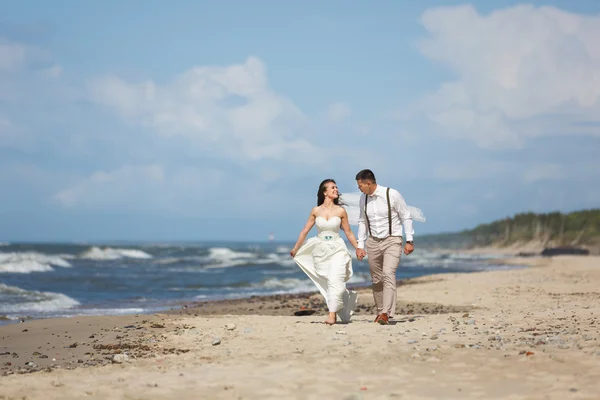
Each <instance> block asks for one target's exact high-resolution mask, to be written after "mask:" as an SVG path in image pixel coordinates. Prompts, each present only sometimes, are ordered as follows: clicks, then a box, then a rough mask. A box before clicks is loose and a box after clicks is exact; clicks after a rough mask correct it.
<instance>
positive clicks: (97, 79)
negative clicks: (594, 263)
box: [0, 0, 600, 241]
mask: <svg viewBox="0 0 600 400" xmlns="http://www.w3.org/2000/svg"><path fill="white" fill-rule="evenodd" d="M0 3H1V5H2V10H3V12H2V15H1V16H0V171H1V174H0V187H1V188H2V192H1V193H2V195H1V196H0V221H1V223H0V241H19V240H25V241H93V240H211V239H215V240H217V239H218V240H221V239H229V240H264V239H266V237H267V235H268V233H269V232H273V233H274V234H275V235H276V237H277V238H278V239H281V240H294V239H295V238H296V237H297V234H298V232H299V230H300V229H301V228H302V226H303V224H304V222H305V220H306V217H307V216H308V212H309V210H310V208H311V207H312V206H313V204H314V202H315V201H316V189H317V186H318V184H319V182H320V181H321V180H322V179H324V178H329V177H332V178H334V179H336V180H337V181H338V185H339V187H340V189H341V190H342V191H346V192H355V191H356V190H357V189H356V186H355V182H354V176H355V174H356V172H358V171H359V170H360V169H362V168H371V169H373V170H374V172H375V173H376V175H377V177H378V180H379V182H380V183H381V184H383V185H386V186H392V187H395V188H397V189H398V190H400V192H401V193H402V194H403V195H404V197H405V198H406V199H407V201H408V203H409V204H411V205H415V206H417V207H419V208H421V209H422V210H423V211H424V213H425V215H426V216H427V218H428V221H427V222H426V223H425V224H417V225H416V227H415V228H416V232H417V235H418V234H424V233H434V232H442V231H455V230H461V229H465V228H469V227H472V226H475V225H477V224H479V223H483V222H488V221H491V220H494V219H498V218H503V217H506V216H509V215H512V214H514V213H517V212H524V211H536V212H548V211H554V210H559V211H571V210H577V209H582V208H592V207H598V205H599V204H600V185H598V183H599V178H598V173H597V171H598V170H600V161H599V160H600V157H598V151H599V150H600V117H599V116H600V112H599V111H600V100H599V98H600V45H598V43H600V3H596V2H592V1H577V2H567V1H554V2H544V3H541V2H529V3H527V4H519V3H517V2H513V1H485V2H484V1H480V2H473V3H470V4H469V3H462V2H454V1H420V2H400V1H380V2H377V3H368V2H362V3H361V4H356V5H349V4H350V3H348V2H342V1H328V2H321V3H320V4H318V3H317V2H314V3H309V2H281V1H275V0H273V1H254V2H244V1H221V2H204V1H183V0H180V1H176V2H171V3H169V2H164V1H143V2H142V1H134V0H130V1H127V2H117V1H104V2H79V1H53V2H46V1H34V0H30V1H27V2H17V1H6V0H5V1H0ZM417 3H418V4H417ZM417 237H418V236H417Z"/></svg>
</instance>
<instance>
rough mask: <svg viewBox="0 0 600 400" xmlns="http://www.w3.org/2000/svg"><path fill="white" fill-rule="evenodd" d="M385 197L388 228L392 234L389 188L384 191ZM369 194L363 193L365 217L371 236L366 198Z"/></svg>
mask: <svg viewBox="0 0 600 400" xmlns="http://www.w3.org/2000/svg"><path fill="white" fill-rule="evenodd" d="M385 197H386V198H387V206H388V229H389V232H390V236H392V204H391V203H390V188H387V190H386V191H385ZM368 199H369V196H367V195H366V194H365V218H366V219H367V228H369V235H371V236H373V234H372V233H371V223H370V222H369V216H368V215H367V204H368V203H367V200H368Z"/></svg>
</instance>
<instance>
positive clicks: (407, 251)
mask: <svg viewBox="0 0 600 400" xmlns="http://www.w3.org/2000/svg"><path fill="white" fill-rule="evenodd" d="M413 251H415V245H414V244H410V243H407V244H405V245H404V254H406V255H409V254H410V253H412V252H413Z"/></svg>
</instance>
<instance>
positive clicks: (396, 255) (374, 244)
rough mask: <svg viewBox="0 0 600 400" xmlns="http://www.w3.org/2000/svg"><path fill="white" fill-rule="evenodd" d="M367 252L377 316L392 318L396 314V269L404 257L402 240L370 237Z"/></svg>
mask: <svg viewBox="0 0 600 400" xmlns="http://www.w3.org/2000/svg"><path fill="white" fill-rule="evenodd" d="M365 250H366V251H367V255H368V260H369V267H370V270H371V279H372V282H373V285H372V288H373V298H374V299H375V305H376V306H377V314H378V315H379V314H382V313H386V314H387V315H388V317H390V318H391V317H393V316H394V315H395V313H396V297H397V294H396V269H398V265H399V264H400V256H401V255H402V238H401V237H399V236H388V237H387V238H385V239H383V240H375V239H373V238H372V237H371V236H369V237H368V238H367V242H366V244H365Z"/></svg>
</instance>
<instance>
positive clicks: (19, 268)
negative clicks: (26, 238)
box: [0, 252, 71, 274]
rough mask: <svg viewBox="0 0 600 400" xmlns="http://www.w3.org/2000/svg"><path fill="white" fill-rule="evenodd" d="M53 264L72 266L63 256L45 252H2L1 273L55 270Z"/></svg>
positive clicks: (0, 259) (63, 266)
mask: <svg viewBox="0 0 600 400" xmlns="http://www.w3.org/2000/svg"><path fill="white" fill-rule="evenodd" d="M52 266H55V267H62V268H70V267H71V264H70V263H69V262H68V261H67V260H65V259H64V258H63V257H62V256H55V255H48V254H43V253H36V252H25V253H0V273H2V272H4V273H17V274H29V273H31V272H48V271H53V270H54V269H53V268H52Z"/></svg>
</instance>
